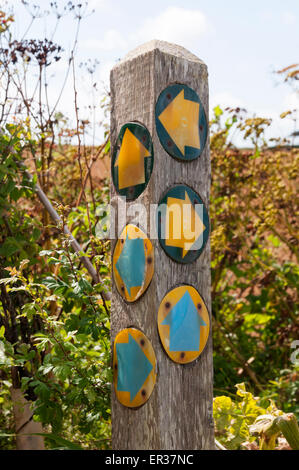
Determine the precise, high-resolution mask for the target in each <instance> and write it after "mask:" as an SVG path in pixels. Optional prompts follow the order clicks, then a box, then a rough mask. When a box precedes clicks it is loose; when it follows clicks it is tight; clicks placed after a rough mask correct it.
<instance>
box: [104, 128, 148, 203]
mask: <svg viewBox="0 0 299 470" xmlns="http://www.w3.org/2000/svg"><path fill="white" fill-rule="evenodd" d="M153 163H154V151H153V143H152V139H151V136H150V133H149V131H148V130H147V129H146V127H145V126H143V125H141V124H139V123H136V122H128V123H126V124H124V125H123V126H122V128H121V129H120V132H119V135H118V138H117V141H116V143H115V144H114V147H113V152H112V159H111V174H112V180H113V183H114V186H115V189H116V191H117V192H118V193H119V194H120V195H121V196H125V197H126V198H127V199H128V200H130V201H131V200H133V199H136V198H137V197H138V196H139V195H140V194H141V193H142V192H143V191H144V190H145V188H146V186H147V184H148V182H149V180H150V177H151V174H152V170H153Z"/></svg>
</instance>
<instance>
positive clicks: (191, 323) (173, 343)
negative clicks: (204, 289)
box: [158, 285, 210, 364]
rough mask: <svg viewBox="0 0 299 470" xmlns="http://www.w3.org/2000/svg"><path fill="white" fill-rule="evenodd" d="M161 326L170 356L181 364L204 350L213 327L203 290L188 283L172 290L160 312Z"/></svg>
mask: <svg viewBox="0 0 299 470" xmlns="http://www.w3.org/2000/svg"><path fill="white" fill-rule="evenodd" d="M158 330H159V335H160V339H161V342H162V344H163V347H164V349H165V351H166V353H167V354H168V356H169V357H170V358H171V359H172V360H173V361H174V362H178V363H180V364H186V363H188V362H192V361H194V360H195V359H197V357H198V356H199V355H200V354H201V353H202V351H203V349H204V347H205V345H206V342H207V339H208V336H209V330H210V319H209V313H208V311H207V308H206V305H205V303H204V301H203V299H202V298H201V296H200V294H199V292H198V291H197V290H196V289H195V288H194V287H192V286H189V285H184V286H179V287H176V288H175V289H172V290H171V291H169V292H168V293H167V294H166V296H165V297H164V298H163V300H162V302H161V304H160V307H159V312H158Z"/></svg>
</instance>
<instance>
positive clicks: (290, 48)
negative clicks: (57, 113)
mask: <svg viewBox="0 0 299 470" xmlns="http://www.w3.org/2000/svg"><path fill="white" fill-rule="evenodd" d="M0 3H1V1H0ZM9 3H10V4H13V5H14V8H15V11H16V19H17V21H16V24H15V26H14V28H15V31H16V33H17V34H18V35H19V36H22V33H23V32H24V30H25V29H26V26H27V24H29V22H30V16H29V15H28V13H27V12H26V10H25V9H24V7H23V6H22V4H21V0H9ZM35 3H36V4H38V5H39V6H40V7H41V8H47V5H48V4H49V3H50V0H49V1H47V0H40V1H37V0H36V1H35ZM57 3H58V6H59V7H61V6H63V5H64V4H65V3H67V1H66V0H57ZM82 3H84V1H82ZM89 5H90V10H91V9H93V8H94V9H95V12H94V13H93V14H92V15H89V16H87V17H86V18H85V19H84V21H83V22H82V28H81V31H80V37H79V47H78V54H77V63H80V62H84V61H86V60H87V59H89V58H91V59H97V60H99V62H100V64H99V67H98V69H97V72H96V79H97V80H98V81H101V82H102V83H106V86H107V88H109V71H110V69H111V67H112V66H113V65H114V64H115V63H116V61H117V60H118V59H119V58H121V57H123V56H124V55H125V54H126V53H127V52H129V51H130V50H131V49H133V48H134V47H136V46H137V45H140V44H142V43H143V42H146V41H148V40H151V39H164V40H167V41H170V42H174V43H177V44H180V45H182V46H184V47H186V48H187V49H189V50H190V51H191V52H193V53H194V54H196V55H197V56H199V57H200V58H201V59H202V60H204V61H205V62H206V64H207V65H208V68H209V80H210V109H212V108H213V107H214V106H215V105H217V104H219V105H221V106H240V107H245V108H246V109H248V111H250V112H252V113H256V114H258V115H263V116H265V117H270V118H272V119H274V121H275V126H274V127H273V132H274V133H275V134H276V135H288V134H290V132H292V131H293V130H294V128H293V126H294V124H293V123H292V122H291V121H287V119H286V120H284V121H281V120H278V116H279V115H280V113H281V112H283V111H286V110H287V109H290V108H296V107H297V108H298V104H299V99H298V95H296V93H293V92H292V90H291V89H290V88H289V87H288V86H287V85H285V84H281V83H280V81H279V79H278V77H277V76H275V74H274V73H273V71H274V70H278V69H281V68H283V67H286V66H288V65H290V64H293V63H297V62H299V53H298V51H299V41H298V38H299V35H298V23H299V1H298V0H284V1H281V0H251V1H250V2H242V1H240V0H227V1H224V0H210V1H207V0H184V1H182V0H151V1H150V2H148V1H147V2H145V1H140V0H139V1H136V0H126V1H124V0H89ZM52 28H53V18H52V19H51V16H48V17H47V18H46V19H44V20H40V21H38V20H37V21H36V22H35V24H34V25H33V27H32V28H31V30H30V32H29V33H28V35H27V36H26V37H27V38H29V37H40V38H41V37H44V36H45V34H47V35H48V36H49V34H50V32H51V30H52ZM73 36H74V23H73V22H72V21H71V20H70V19H64V20H63V23H61V24H60V26H59V28H58V30H57V34H56V35H55V41H56V42H58V43H59V44H61V45H63V47H64V49H65V51H66V52H68V51H69V49H70V47H71V43H72V38H73ZM49 69H50V68H49ZM62 71H63V63H62V62H58V64H57V67H56V72H55V73H56V75H55V76H56V79H55V80H54V78H53V80H52V83H51V85H52V91H51V93H52V94H53V99H54V96H55V92H57V90H58V88H57V87H56V89H55V83H58V82H59V81H61V80H62V77H63V73H62ZM83 75H84V71H83V69H81V70H80V77H81V78H82V81H80V85H79V100H80V103H79V105H80V112H81V113H82V114H81V116H82V117H83V118H85V117H87V116H88V113H90V111H88V109H86V110H84V105H86V103H87V102H88V100H89V98H90V93H89V90H90V86H89V82H88V80H90V77H89V76H88V74H86V73H85V76H83ZM53 84H54V88H53ZM51 96H52V95H51ZM71 109H73V93H72V85H71V80H70V81H69V83H68V87H67V89H66V93H65V97H64V100H63V101H62V103H61V110H62V111H63V112H65V113H70V112H71Z"/></svg>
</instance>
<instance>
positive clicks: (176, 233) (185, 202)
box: [157, 185, 209, 264]
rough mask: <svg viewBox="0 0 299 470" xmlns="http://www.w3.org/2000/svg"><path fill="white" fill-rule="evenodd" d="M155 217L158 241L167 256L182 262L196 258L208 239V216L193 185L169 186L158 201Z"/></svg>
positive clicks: (189, 261) (188, 261)
mask: <svg viewBox="0 0 299 470" xmlns="http://www.w3.org/2000/svg"><path fill="white" fill-rule="evenodd" d="M157 219H158V220H157V226H158V237H159V241H160V244H161V246H162V248H163V249H164V251H165V252H166V253H167V255H168V256H170V258H172V259H173V260H174V261H177V262H179V263H184V264H186V263H191V262H192V261H194V260H195V259H197V258H198V256H199V255H200V254H201V252H202V250H203V249H204V247H205V245H206V242H207V240H208V236H209V216H208V212H207V209H206V207H205V205H204V203H203V201H202V199H201V197H200V196H199V195H198V194H197V193H196V192H195V191H193V189H191V188H190V187H189V186H186V185H177V186H173V187H172V188H171V189H169V190H168V191H167V192H166V194H165V195H164V197H162V199H161V200H160V202H159V205H158V210H157Z"/></svg>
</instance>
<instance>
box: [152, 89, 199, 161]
mask: <svg viewBox="0 0 299 470" xmlns="http://www.w3.org/2000/svg"><path fill="white" fill-rule="evenodd" d="M155 118H156V129H157V133H158V136H159V139H160V142H161V144H162V146H163V148H164V149H165V150H166V152H167V153H169V155H171V156H172V157H174V158H177V159H178V160H184V161H190V160H194V159H195V158H198V157H199V156H200V155H201V154H202V152H203V149H204V146H205V143H206V140H207V135H208V125H207V118H206V114H205V110H204V107H203V105H202V102H201V101H200V98H199V97H198V95H197V93H196V92H195V91H194V90H192V88H190V87H188V86H187V85H182V84H178V83H176V84H174V85H169V86H168V87H167V88H165V90H163V91H162V93H161V94H160V96H159V98H158V100H157V103H156V111H155Z"/></svg>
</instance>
